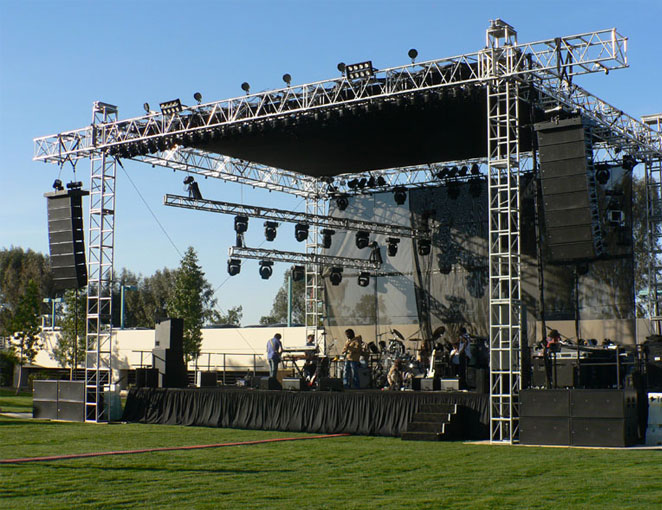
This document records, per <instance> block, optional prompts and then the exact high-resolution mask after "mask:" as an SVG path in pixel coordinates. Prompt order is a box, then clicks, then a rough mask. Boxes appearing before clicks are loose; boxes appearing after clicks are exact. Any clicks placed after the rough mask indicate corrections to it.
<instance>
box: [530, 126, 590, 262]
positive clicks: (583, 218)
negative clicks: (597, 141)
mask: <svg viewBox="0 0 662 510" xmlns="http://www.w3.org/2000/svg"><path fill="white" fill-rule="evenodd" d="M535 129H536V131H537V133H538V147H539V154H540V180H541V184H542V195H543V204H544V218H545V232H546V239H547V245H548V247H549V258H550V261H551V262H557V263H570V262H577V261H581V260H591V259H595V258H597V257H599V256H600V255H602V253H603V241H602V234H601V221H600V213H599V204H598V195H597V189H596V185H595V170H594V168H593V151H592V145H591V137H590V133H589V132H587V129H586V126H585V125H584V122H583V120H582V118H581V117H573V118H570V119H564V120H559V121H551V122H541V123H538V124H536V125H535Z"/></svg>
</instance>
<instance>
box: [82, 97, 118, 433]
mask: <svg viewBox="0 0 662 510" xmlns="http://www.w3.org/2000/svg"><path fill="white" fill-rule="evenodd" d="M116 119H117V108H116V107H115V106H113V105H110V104H106V103H101V102H96V103H94V106H93V109H92V127H93V131H94V133H95V134H96V135H97V136H98V137H99V138H97V140H96V141H95V143H99V144H103V143H104V139H103V138H102V136H103V133H104V131H103V130H97V129H94V128H95V127H96V126H102V125H104V124H106V123H108V122H113V121H115V120H116ZM90 161H91V174H90V211H89V218H88V221H89V223H88V225H89V236H88V258H87V261H88V262H87V264H88V271H87V273H88V283H87V335H86V341H85V419H86V420H87V421H94V422H104V421H108V406H106V405H105V404H104V392H105V391H107V390H109V389H110V388H109V385H110V383H111V375H112V353H111V351H112V328H113V326H112V302H113V301H112V286H113V260H114V252H115V182H116V181H115V176H116V172H117V163H116V160H115V159H114V158H111V157H109V156H108V155H107V154H106V153H105V152H103V151H99V152H94V153H92V154H91V157H90Z"/></svg>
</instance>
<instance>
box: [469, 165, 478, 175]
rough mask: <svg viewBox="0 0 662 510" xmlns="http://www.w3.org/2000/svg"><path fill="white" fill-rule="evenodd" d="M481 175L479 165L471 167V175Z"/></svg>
mask: <svg viewBox="0 0 662 510" xmlns="http://www.w3.org/2000/svg"><path fill="white" fill-rule="evenodd" d="M479 174H480V167H479V166H478V163H474V164H473V165H471V175H479Z"/></svg>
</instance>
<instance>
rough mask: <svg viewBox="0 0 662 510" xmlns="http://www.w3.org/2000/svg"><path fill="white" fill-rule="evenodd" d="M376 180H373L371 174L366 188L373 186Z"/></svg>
mask: <svg viewBox="0 0 662 510" xmlns="http://www.w3.org/2000/svg"><path fill="white" fill-rule="evenodd" d="M376 182H377V181H375V178H374V177H373V176H372V175H371V176H370V179H368V188H374V187H375V183H376Z"/></svg>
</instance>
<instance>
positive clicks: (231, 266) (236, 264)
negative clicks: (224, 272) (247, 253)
mask: <svg viewBox="0 0 662 510" xmlns="http://www.w3.org/2000/svg"><path fill="white" fill-rule="evenodd" d="M240 271H241V260H239V259H229V260H228V274H229V275H230V276H236V275H238V274H239V272H240Z"/></svg>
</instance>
